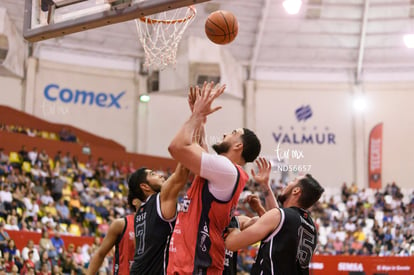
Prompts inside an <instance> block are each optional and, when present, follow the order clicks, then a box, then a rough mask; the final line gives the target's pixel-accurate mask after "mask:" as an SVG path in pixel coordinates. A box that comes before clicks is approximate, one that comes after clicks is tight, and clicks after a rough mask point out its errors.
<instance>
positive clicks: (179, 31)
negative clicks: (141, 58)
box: [135, 6, 197, 70]
mask: <svg viewBox="0 0 414 275" xmlns="http://www.w3.org/2000/svg"><path fill="white" fill-rule="evenodd" d="M196 13H197V12H196V9H195V8H194V7H193V6H190V7H185V8H179V9H174V10H170V11H165V12H161V13H158V14H155V15H153V16H148V17H142V18H140V19H136V20H135V23H136V25H137V31H138V36H139V40H140V41H141V44H142V47H143V48H144V51H145V63H144V66H145V67H147V68H149V67H152V68H153V69H158V70H162V69H165V68H166V67H167V66H169V65H171V64H175V62H176V58H177V48H178V44H179V43H180V40H181V38H182V36H183V33H184V31H185V30H186V29H187V27H188V26H189V25H190V24H191V22H193V20H194V18H195V15H196Z"/></svg>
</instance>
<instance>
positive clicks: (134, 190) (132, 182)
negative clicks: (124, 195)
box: [128, 167, 148, 211]
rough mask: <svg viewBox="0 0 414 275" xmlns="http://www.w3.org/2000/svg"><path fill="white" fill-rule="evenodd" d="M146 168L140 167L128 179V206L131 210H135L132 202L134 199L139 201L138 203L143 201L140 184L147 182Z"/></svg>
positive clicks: (143, 195) (143, 196)
mask: <svg viewBox="0 0 414 275" xmlns="http://www.w3.org/2000/svg"><path fill="white" fill-rule="evenodd" d="M147 174H148V173H147V168H146V167H142V168H140V169H138V170H136V171H135V172H134V173H132V175H131V176H130V177H129V179H128V189H129V190H128V205H129V207H131V209H134V210H135V211H136V209H135V206H134V205H133V203H132V201H133V200H134V199H139V200H140V201H145V194H144V191H142V189H141V186H140V184H141V183H148V181H147Z"/></svg>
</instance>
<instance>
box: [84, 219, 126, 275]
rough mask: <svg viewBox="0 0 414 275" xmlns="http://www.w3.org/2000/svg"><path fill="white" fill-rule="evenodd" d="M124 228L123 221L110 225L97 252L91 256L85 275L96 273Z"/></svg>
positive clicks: (116, 221) (117, 220)
mask: <svg viewBox="0 0 414 275" xmlns="http://www.w3.org/2000/svg"><path fill="white" fill-rule="evenodd" d="M124 227H125V220H124V219H116V220H114V221H113V222H112V223H111V225H110V226H109V229H108V233H107V234H106V236H105V238H104V239H103V241H102V243H101V245H100V246H99V248H98V250H97V251H96V252H95V253H94V254H93V256H92V259H91V261H90V264H89V267H88V270H87V271H86V275H95V274H96V273H97V272H98V270H99V268H100V267H101V265H102V262H103V260H104V259H105V257H106V255H107V254H108V252H109V251H110V250H111V249H112V247H113V246H114V245H115V243H116V240H117V239H118V237H119V236H120V235H121V234H122V231H123V230H124Z"/></svg>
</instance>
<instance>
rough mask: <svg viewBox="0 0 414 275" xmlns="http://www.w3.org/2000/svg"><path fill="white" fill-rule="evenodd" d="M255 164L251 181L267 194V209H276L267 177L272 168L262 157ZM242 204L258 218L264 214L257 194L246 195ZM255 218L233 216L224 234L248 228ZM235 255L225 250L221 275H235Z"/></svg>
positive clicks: (235, 253)
mask: <svg viewBox="0 0 414 275" xmlns="http://www.w3.org/2000/svg"><path fill="white" fill-rule="evenodd" d="M255 162H256V164H257V168H258V172H257V173H256V172H255V171H254V170H253V169H252V170H251V173H252V176H253V180H254V181H255V182H256V183H258V184H259V185H260V186H262V188H263V189H264V192H265V193H266V192H267V194H265V199H266V205H267V206H268V209H271V208H274V207H277V202H276V199H275V197H274V195H273V193H272V192H269V190H271V188H270V185H269V176H270V172H271V171H272V166H271V164H270V162H269V161H268V160H266V159H265V158H262V157H260V158H258V159H257V160H256V161H255ZM243 202H244V203H248V204H249V206H250V208H251V209H252V210H253V211H254V212H255V213H257V214H258V215H259V217H261V216H262V215H263V214H264V213H266V209H265V208H264V207H263V205H262V203H261V202H260V198H259V196H258V195H257V194H251V195H248V196H247V197H246V198H245V199H244V201H243ZM257 218H258V217H254V218H249V217H246V216H233V217H232V218H231V220H230V224H229V226H228V227H227V230H226V232H228V230H229V229H230V230H231V228H237V229H239V230H244V229H245V228H247V227H248V226H250V225H252V224H253V223H255V222H256V221H257ZM237 254H238V253H237V251H230V250H228V249H226V252H225V257H224V270H223V275H237V257H238V255H237Z"/></svg>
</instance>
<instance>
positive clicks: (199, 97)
mask: <svg viewBox="0 0 414 275" xmlns="http://www.w3.org/2000/svg"><path fill="white" fill-rule="evenodd" d="M225 88H226V86H225V85H221V86H218V87H215V86H214V82H210V83H207V82H204V85H203V87H202V88H201V90H199V88H198V87H195V89H190V95H189V99H188V100H189V104H190V98H191V100H193V99H194V97H195V101H194V104H193V108H192V112H193V114H197V115H201V116H204V117H206V116H208V115H210V114H212V113H214V112H216V111H218V110H220V109H221V108H222V107H221V106H217V107H214V108H213V107H212V106H211V104H212V103H213V101H214V100H215V99H216V98H218V97H219V96H220V95H221V94H223V93H224V90H225ZM190 109H191V104H190Z"/></svg>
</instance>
